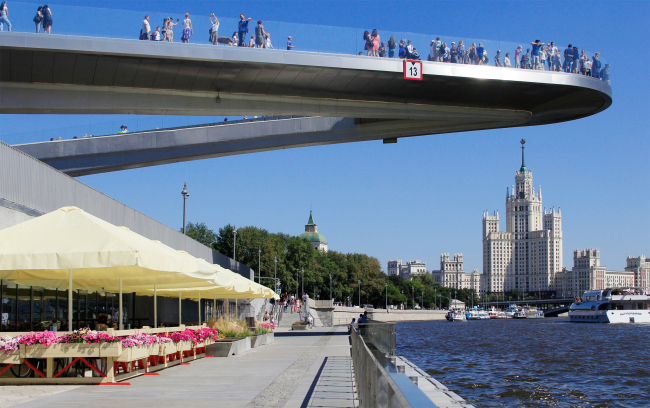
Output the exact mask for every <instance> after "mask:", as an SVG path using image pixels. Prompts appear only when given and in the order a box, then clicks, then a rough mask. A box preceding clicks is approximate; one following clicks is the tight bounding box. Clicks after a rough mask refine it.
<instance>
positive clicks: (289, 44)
mask: <svg viewBox="0 0 650 408" xmlns="http://www.w3.org/2000/svg"><path fill="white" fill-rule="evenodd" d="M292 41H293V37H292V36H289V38H287V50H288V51H291V50H293V47H294V45H293V43H292Z"/></svg>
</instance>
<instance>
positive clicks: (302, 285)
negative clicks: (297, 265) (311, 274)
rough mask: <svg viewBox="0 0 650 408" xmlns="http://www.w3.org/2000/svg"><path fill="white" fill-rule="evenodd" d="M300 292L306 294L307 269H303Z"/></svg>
mask: <svg viewBox="0 0 650 408" xmlns="http://www.w3.org/2000/svg"><path fill="white" fill-rule="evenodd" d="M300 288H301V289H300V292H301V294H303V293H305V268H302V282H300Z"/></svg>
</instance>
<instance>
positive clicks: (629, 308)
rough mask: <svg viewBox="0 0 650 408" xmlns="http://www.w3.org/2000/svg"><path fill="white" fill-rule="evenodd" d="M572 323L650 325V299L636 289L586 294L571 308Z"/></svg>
mask: <svg viewBox="0 0 650 408" xmlns="http://www.w3.org/2000/svg"><path fill="white" fill-rule="evenodd" d="M569 321H571V322H579V323H650V297H649V296H648V295H646V294H644V293H643V291H641V290H640V289H639V288H635V287H618V288H607V289H602V290H592V291H587V292H585V293H584V295H583V296H582V298H578V299H577V300H576V302H574V303H573V304H572V305H571V306H570V307H569Z"/></svg>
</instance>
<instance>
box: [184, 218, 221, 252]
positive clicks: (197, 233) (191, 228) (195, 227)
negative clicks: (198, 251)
mask: <svg viewBox="0 0 650 408" xmlns="http://www.w3.org/2000/svg"><path fill="white" fill-rule="evenodd" d="M181 232H183V229H182V228H181ZM185 232H186V235H187V236H188V237H190V238H193V239H195V240H196V241H198V242H200V243H202V244H203V245H205V246H209V247H212V245H213V244H214V242H215V241H216V240H217V234H215V233H214V231H212V230H211V229H210V228H208V227H207V225H205V223H203V222H200V223H198V224H193V223H191V222H188V223H187V227H186V229H185Z"/></svg>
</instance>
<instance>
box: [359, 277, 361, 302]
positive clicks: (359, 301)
mask: <svg viewBox="0 0 650 408" xmlns="http://www.w3.org/2000/svg"><path fill="white" fill-rule="evenodd" d="M359 307H361V281H359Z"/></svg>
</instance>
